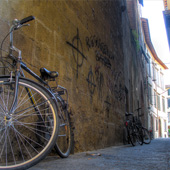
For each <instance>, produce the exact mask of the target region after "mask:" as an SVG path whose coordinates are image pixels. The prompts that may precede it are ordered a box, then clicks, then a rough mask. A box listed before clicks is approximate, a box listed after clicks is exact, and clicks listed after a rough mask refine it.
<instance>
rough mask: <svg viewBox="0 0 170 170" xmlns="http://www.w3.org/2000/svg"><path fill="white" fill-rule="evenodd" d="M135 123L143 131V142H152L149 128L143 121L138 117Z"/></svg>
mask: <svg viewBox="0 0 170 170" xmlns="http://www.w3.org/2000/svg"><path fill="white" fill-rule="evenodd" d="M135 124H136V126H138V128H139V129H140V131H141V132H142V137H143V143H145V144H149V143H151V137H150V133H149V131H148V129H147V128H145V127H143V126H142V122H141V121H140V119H139V118H136V121H135Z"/></svg>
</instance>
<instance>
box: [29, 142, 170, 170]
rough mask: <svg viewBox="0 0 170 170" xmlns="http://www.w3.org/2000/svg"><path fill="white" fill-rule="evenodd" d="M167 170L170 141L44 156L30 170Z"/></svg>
mask: <svg viewBox="0 0 170 170" xmlns="http://www.w3.org/2000/svg"><path fill="white" fill-rule="evenodd" d="M57 169H59V170H170V139H155V140H152V141H151V144H149V145H146V144H144V145H143V146H140V145H137V146H135V147H132V146H131V145H126V146H118V147H109V148H106V149H101V150H97V151H91V152H83V153H78V154H74V155H70V156H69V158H67V159H61V158H58V157H47V158H46V159H45V160H43V161H41V162H40V163H39V164H37V165H36V166H34V167H32V168H30V169H29V170H57Z"/></svg>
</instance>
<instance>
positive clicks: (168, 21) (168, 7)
mask: <svg viewBox="0 0 170 170" xmlns="http://www.w3.org/2000/svg"><path fill="white" fill-rule="evenodd" d="M163 3H164V11H163V16H164V21H165V27H166V33H167V38H168V43H169V47H170V0H163Z"/></svg>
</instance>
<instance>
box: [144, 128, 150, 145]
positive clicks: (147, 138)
mask: <svg viewBox="0 0 170 170" xmlns="http://www.w3.org/2000/svg"><path fill="white" fill-rule="evenodd" d="M142 130H143V143H145V144H149V143H151V138H150V134H149V131H148V129H146V128H143V129H142Z"/></svg>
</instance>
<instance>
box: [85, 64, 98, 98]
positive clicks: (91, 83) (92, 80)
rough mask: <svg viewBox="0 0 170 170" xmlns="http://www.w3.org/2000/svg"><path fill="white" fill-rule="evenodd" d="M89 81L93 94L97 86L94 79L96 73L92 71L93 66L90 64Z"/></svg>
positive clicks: (91, 93)
mask: <svg viewBox="0 0 170 170" xmlns="http://www.w3.org/2000/svg"><path fill="white" fill-rule="evenodd" d="M86 80H87V82H88V88H89V91H90V95H91V96H92V95H93V94H94V90H95V87H96V84H95V79H94V75H93V71H92V67H91V66H90V69H89V72H88V77H87V79H86Z"/></svg>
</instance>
